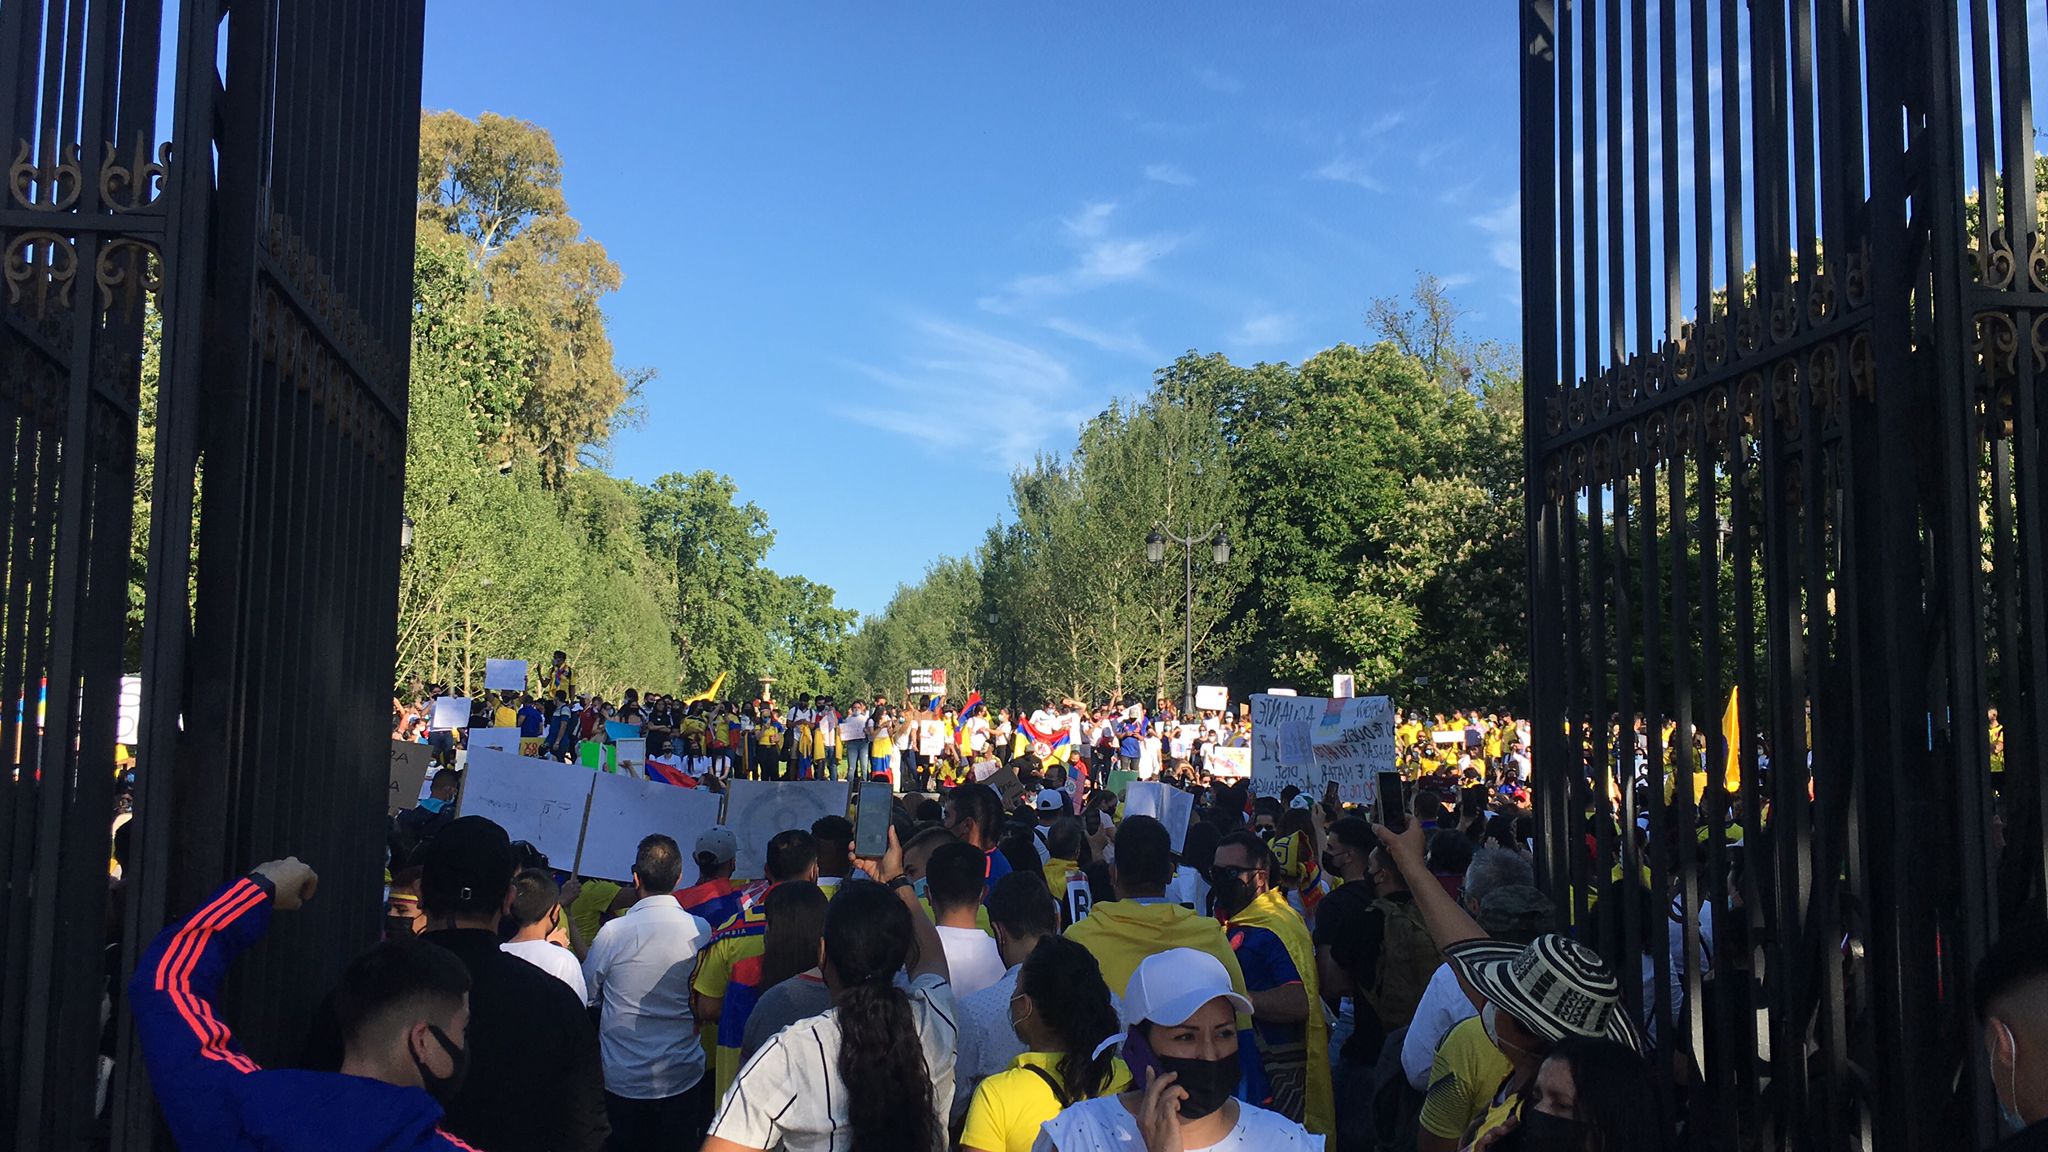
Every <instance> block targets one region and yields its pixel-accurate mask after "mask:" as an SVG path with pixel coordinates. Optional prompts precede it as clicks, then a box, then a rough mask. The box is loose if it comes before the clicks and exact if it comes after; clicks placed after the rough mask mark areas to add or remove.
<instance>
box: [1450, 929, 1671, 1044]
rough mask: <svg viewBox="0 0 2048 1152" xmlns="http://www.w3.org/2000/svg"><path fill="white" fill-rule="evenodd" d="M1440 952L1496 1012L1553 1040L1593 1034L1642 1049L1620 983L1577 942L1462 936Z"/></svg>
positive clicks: (1550, 938) (1554, 938) (1552, 938)
mask: <svg viewBox="0 0 2048 1152" xmlns="http://www.w3.org/2000/svg"><path fill="white" fill-rule="evenodd" d="M1444 957H1445V959H1447V960H1449V961H1450V962H1451V964H1452V966H1453V967H1454V968H1456V969H1457V971H1458V972H1459V973H1460V974H1461V975H1463V976H1464V977H1465V979H1466V980H1467V981H1469V982H1470V983H1471V985H1472V986H1473V987H1474V988H1477V989H1479V992H1480V994H1481V995H1483V996H1485V997H1486V998H1487V999H1488V1000H1490V1001H1492V1002H1493V1003H1494V1005H1495V1006H1496V1007H1498V1008H1499V1009H1500V1010H1501V1011H1503V1012H1506V1013H1507V1014H1508V1015H1510V1016H1513V1017H1514V1018H1515V1019H1516V1020H1517V1021H1519V1022H1520V1023H1521V1024H1522V1025H1524V1026H1525V1027H1527V1028H1528V1029H1529V1030H1530V1031H1531V1032H1534V1033H1535V1034H1536V1035H1538V1036H1541V1037H1543V1038H1544V1039H1545V1040H1548V1041H1550V1042H1551V1043H1553V1044H1555V1043H1557V1042H1558V1041H1560V1040H1563V1039H1564V1038H1566V1037H1568V1036H1594V1037H1605V1038H1606V1039H1609V1040H1614V1041H1618V1042H1619V1043H1622V1044H1626V1045H1628V1046H1629V1047H1630V1048H1633V1049H1635V1050H1636V1051H1638V1052H1640V1051H1642V1050H1643V1038H1642V1035H1641V1034H1640V1033H1639V1032H1638V1031H1637V1030H1636V1025H1635V1021H1633V1020H1631V1019H1629V1015H1628V1007H1627V1006H1626V1005H1625V1004H1623V1003H1622V999H1621V984H1620V982H1619V981H1617V980H1616V979H1615V978H1614V973H1612V972H1610V971H1608V969H1607V964H1606V962H1604V961H1603V960H1601V959H1600V956H1599V954H1598V953H1596V952H1594V951H1593V950H1592V949H1590V948H1588V947H1586V946H1585V945H1583V944H1580V943H1577V942H1576V941H1572V940H1567V939H1565V938H1564V937H1562V936H1558V935H1546V936H1538V937H1537V938H1536V939H1535V941H1534V942H1532V943H1530V944H1529V945H1528V946H1527V947H1518V946H1516V945H1513V944H1504V943H1502V942H1500V941H1498V940H1486V939H1478V940H1466V941H1462V942H1460V943H1457V944H1453V945H1451V946H1450V947H1449V948H1446V949H1444Z"/></svg>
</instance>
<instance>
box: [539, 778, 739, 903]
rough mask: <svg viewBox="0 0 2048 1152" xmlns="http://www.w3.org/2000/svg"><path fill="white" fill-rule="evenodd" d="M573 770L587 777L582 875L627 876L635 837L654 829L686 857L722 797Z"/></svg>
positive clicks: (714, 820) (713, 817)
mask: <svg viewBox="0 0 2048 1152" xmlns="http://www.w3.org/2000/svg"><path fill="white" fill-rule="evenodd" d="M577 771H579V772H582V773H583V774H584V775H585V776H587V777H589V778H590V780H591V791H590V823H589V825H588V826H587V827H586V828H585V830H584V833H583V874H584V875H585V876H596V877H598V878H599V879H602V880H617V881H619V882H621V883H624V882H626V881H629V880H631V879H632V877H633V858H634V856H635V855H636V854H637V853H638V852H639V850H640V841H641V840H643V839H646V838H647V837H649V836H652V835H654V834H655V833H657V832H659V833H661V834H662V835H664V836H669V837H672V838H674V840H675V842H676V843H677V844H678V845H679V846H681V848H682V850H683V856H684V859H685V860H687V859H688V858H689V855H690V853H691V852H692V851H694V850H695V846H696V843H697V837H698V836H699V835H700V834H702V833H703V831H704V830H705V829H706V828H709V827H711V826H712V825H714V824H716V823H718V809H719V806H720V804H721V802H722V799H723V798H722V797H720V796H719V795H718V793H716V792H712V791H709V790H707V789H703V788H678V787H676V786H675V785H673V784H663V783H661V782H659V781H655V780H641V779H638V778H636V777H632V776H624V775H619V776H614V775H610V774H608V773H603V772H596V773H593V772H591V771H589V770H588V769H585V768H578V769H577ZM550 863H555V861H552V860H551V861H550ZM692 871H694V866H693V868H692Z"/></svg>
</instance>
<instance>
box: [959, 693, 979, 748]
mask: <svg viewBox="0 0 2048 1152" xmlns="http://www.w3.org/2000/svg"><path fill="white" fill-rule="evenodd" d="M980 713H981V693H979V692H974V693H971V694H969V695H968V697H967V703H965V704H962V705H961V706H960V715H959V718H958V719H956V720H954V722H953V724H954V729H953V742H954V745H955V746H956V747H958V748H959V749H960V754H961V755H962V756H965V755H967V754H968V753H969V751H970V749H969V748H968V743H969V737H970V736H971V735H972V732H971V731H970V730H969V729H968V727H967V722H968V721H969V720H972V719H974V718H975V717H976V716H977V715H980Z"/></svg>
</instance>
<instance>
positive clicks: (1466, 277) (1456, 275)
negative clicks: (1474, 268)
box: [1437, 272, 1479, 288]
mask: <svg viewBox="0 0 2048 1152" xmlns="http://www.w3.org/2000/svg"><path fill="white" fill-rule="evenodd" d="M1477 279H1479V277H1477V276H1474V275H1472V274H1471V273H1470V272H1453V273H1451V274H1450V275H1448V276H1439V277H1437V282H1438V283H1440V284H1442V285H1443V286H1444V287H1445V288H1463V287H1465V286H1466V285H1467V284H1470V283H1472V282H1473V281H1475V280H1477Z"/></svg>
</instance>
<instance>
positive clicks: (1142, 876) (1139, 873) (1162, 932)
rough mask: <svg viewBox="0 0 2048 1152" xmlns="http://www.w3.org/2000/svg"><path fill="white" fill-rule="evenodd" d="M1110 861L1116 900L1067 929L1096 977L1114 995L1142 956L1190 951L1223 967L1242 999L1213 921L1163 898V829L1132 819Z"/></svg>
mask: <svg viewBox="0 0 2048 1152" xmlns="http://www.w3.org/2000/svg"><path fill="white" fill-rule="evenodd" d="M1115 853H1116V855H1115V859H1114V860H1112V861H1111V863H1110V866H1109V877H1110V885H1111V887H1113V888H1114V889H1115V890H1116V899H1115V900H1112V901H1104V902H1103V903H1100V904H1097V905H1095V906H1094V907H1093V908H1091V909H1090V910H1089V912H1088V915H1087V916H1086V917H1085V918H1083V919H1082V920H1080V921H1079V922H1077V923H1076V924H1075V925H1074V926H1073V927H1072V928H1069V929H1067V932H1066V935H1067V938H1068V939H1070V940H1072V941H1074V942H1075V943H1076V944H1079V945H1081V946H1082V947H1084V948H1086V949H1088V951H1090V952H1092V953H1094V954H1095V961H1096V963H1098V964H1100V965H1102V978H1103V979H1104V980H1106V981H1107V982H1108V983H1109V990H1110V991H1111V992H1113V993H1115V994H1116V995H1118V996H1122V995H1123V994H1124V988H1125V986H1126V985H1128V984H1129V983H1130V982H1131V973H1133V972H1136V971H1137V970H1138V962H1139V961H1141V960H1143V959H1144V958H1145V957H1147V956H1151V955H1153V954H1155V953H1158V952H1164V951H1166V950H1167V949H1169V948H1193V949H1195V950H1196V951H1199V952H1207V953H1208V954H1209V955H1211V956H1214V957H1216V958H1217V959H1218V960H1221V961H1222V962H1223V968H1224V970H1225V971H1227V972H1229V973H1230V986H1231V987H1232V988H1233V989H1234V990H1235V991H1236V992H1237V994H1238V995H1240V996H1243V995H1245V988H1244V973H1243V971H1241V970H1240V969H1239V968H1238V965H1237V956H1236V954H1235V953H1233V952H1232V951H1231V950H1230V941H1229V940H1227V939H1225V938H1224V935H1223V925H1221V924H1219V923H1217V921H1216V920H1215V919H1214V918H1213V917H1209V916H1204V915H1202V914H1201V913H1199V912H1196V911H1194V910H1193V909H1191V908H1184V907H1182V906H1181V905H1179V904H1175V903H1173V902H1172V901H1170V900H1168V899H1167V898H1166V885H1167V883H1168V881H1170V880H1171V879H1172V878H1173V842H1172V840H1171V839H1170V838H1169V837H1168V836H1167V833H1166V826H1165V825H1164V824H1161V823H1160V822H1159V821H1157V820H1154V819H1153V818H1151V817H1150V816H1133V817H1131V818H1130V819H1128V820H1126V821H1124V824H1123V827H1121V828H1118V829H1117V830H1116V842H1115Z"/></svg>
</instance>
